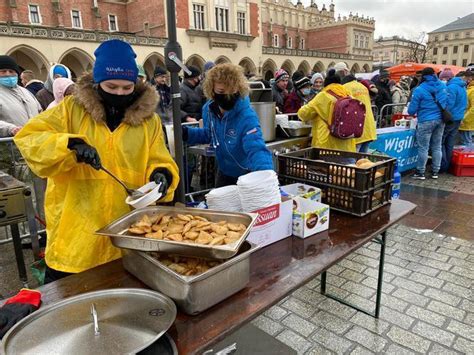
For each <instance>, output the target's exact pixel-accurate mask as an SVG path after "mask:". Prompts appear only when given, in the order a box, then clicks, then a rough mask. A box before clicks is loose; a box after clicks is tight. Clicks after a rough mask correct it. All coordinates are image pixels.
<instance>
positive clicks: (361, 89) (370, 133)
mask: <svg viewBox="0 0 474 355" xmlns="http://www.w3.org/2000/svg"><path fill="white" fill-rule="evenodd" d="M343 86H344V87H345V88H346V89H347V91H349V92H350V93H351V96H352V97H353V98H354V99H356V100H359V101H360V102H362V103H363V104H364V106H365V121H364V132H363V133H362V136H360V137H359V138H356V140H355V141H356V144H360V143H365V142H371V141H374V140H376V139H377V131H376V129H375V120H374V114H373V112H372V104H371V103H370V95H369V90H367V88H366V87H365V86H364V85H362V84H361V83H359V82H358V81H357V80H355V79H354V80H353V81H350V82H348V83H346V84H344V85H343Z"/></svg>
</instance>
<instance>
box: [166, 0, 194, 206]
mask: <svg viewBox="0 0 474 355" xmlns="http://www.w3.org/2000/svg"><path fill="white" fill-rule="evenodd" d="M166 7H167V20H168V43H166V46H165V62H166V68H167V69H168V71H169V72H170V76H171V98H172V100H171V101H172V105H173V131H174V146H175V149H174V151H175V160H176V164H177V165H178V168H179V178H180V182H179V185H178V187H177V189H176V193H175V194H176V200H177V201H179V202H182V203H185V191H184V184H185V174H184V169H185V166H184V160H183V155H184V149H183V135H182V130H181V117H180V107H179V106H180V104H179V99H180V98H181V94H180V90H179V79H178V73H179V72H180V71H181V69H183V70H184V71H188V69H187V68H186V67H185V66H184V65H183V64H182V63H181V58H182V57H183V51H182V49H181V45H180V44H179V43H178V41H177V36H176V7H175V2H174V0H166Z"/></svg>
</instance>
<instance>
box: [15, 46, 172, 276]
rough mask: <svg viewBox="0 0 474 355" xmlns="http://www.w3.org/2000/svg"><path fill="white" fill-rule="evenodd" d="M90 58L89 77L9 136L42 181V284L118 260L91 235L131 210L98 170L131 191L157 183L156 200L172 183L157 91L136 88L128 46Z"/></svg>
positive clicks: (102, 49) (167, 196) (168, 195)
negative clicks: (44, 184) (92, 60)
mask: <svg viewBox="0 0 474 355" xmlns="http://www.w3.org/2000/svg"><path fill="white" fill-rule="evenodd" d="M94 54H95V56H96V62H95V65H94V70H93V75H91V74H85V75H84V76H83V77H81V78H80V79H79V81H78V83H77V87H76V90H75V93H74V94H73V95H72V96H69V97H67V98H66V99H65V100H63V101H62V102H61V104H59V105H58V106H56V107H55V108H53V109H51V110H48V111H45V112H43V113H42V114H40V115H38V116H36V117H34V118H33V119H31V120H30V121H29V122H28V123H27V124H26V125H25V126H24V127H23V128H22V129H21V131H20V132H19V133H18V134H17V135H16V136H15V143H16V145H17V146H18V148H19V149H20V151H21V153H22V155H23V156H24V158H25V160H26V161H27V163H28V165H29V166H30V168H31V169H32V170H33V172H35V173H36V174H37V175H39V176H41V177H44V178H47V179H48V184H47V190H46V200H45V210H46V223H47V227H46V231H47V235H48V241H47V245H46V264H47V268H46V275H45V282H51V281H54V280H57V279H59V278H62V277H64V276H67V275H68V274H70V273H78V272H81V271H84V270H87V269H90V268H93V267H95V266H98V265H101V264H104V263H107V262H109V261H112V260H115V259H118V258H120V257H121V252H120V249H117V248H115V247H114V246H113V245H112V243H111V241H110V239H109V238H108V237H103V236H97V235H94V232H95V231H96V230H97V229H99V228H101V227H104V226H105V225H107V224H108V223H110V222H112V221H113V220H115V219H117V218H118V217H120V216H121V215H123V214H125V213H127V212H129V211H130V207H129V206H128V205H127V204H126V203H125V198H126V197H127V194H126V192H125V190H124V188H123V187H122V186H120V185H119V184H118V183H117V182H115V181H114V180H112V178H111V177H109V175H107V174H106V173H105V172H103V171H101V170H99V169H100V167H101V166H104V167H105V168H107V169H109V170H110V171H111V172H112V173H113V174H115V175H116V176H118V178H119V179H121V180H122V181H124V182H125V183H126V184H127V185H128V186H130V187H131V188H137V187H140V186H142V185H144V184H145V183H147V182H148V181H155V182H157V183H162V187H161V190H162V193H163V195H164V198H162V200H161V201H163V202H167V201H171V200H172V199H173V195H174V191H175V189H176V186H177V185H178V182H179V175H178V168H177V166H176V164H175V162H174V161H173V159H172V157H171V155H170V154H169V152H168V150H167V148H166V146H165V142H164V139H163V131H162V126H161V122H160V119H159V117H158V116H157V115H156V114H155V108H156V105H157V103H158V96H157V93H156V90H155V89H154V88H153V87H152V86H150V85H149V84H145V83H137V77H138V69H137V65H136V62H135V57H136V55H135V53H134V51H133V49H132V47H131V46H130V45H129V44H128V43H126V42H122V41H120V40H110V41H106V42H103V43H102V44H101V45H100V46H99V47H98V48H97V50H96V51H95V53H94Z"/></svg>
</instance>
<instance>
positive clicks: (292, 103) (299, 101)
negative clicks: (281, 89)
mask: <svg viewBox="0 0 474 355" xmlns="http://www.w3.org/2000/svg"><path fill="white" fill-rule="evenodd" d="M305 104H306V101H305V100H304V98H303V97H301V95H300V94H299V93H298V92H296V91H292V92H291V93H290V95H288V96H287V97H286V99H285V105H284V106H283V113H297V112H298V110H299V109H300V108H301V106H303V105H305Z"/></svg>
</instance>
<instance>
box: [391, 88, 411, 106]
mask: <svg viewBox="0 0 474 355" xmlns="http://www.w3.org/2000/svg"><path fill="white" fill-rule="evenodd" d="M391 94H392V103H393V104H401V105H400V106H393V112H394V113H401V112H403V108H404V106H403V105H404V104H406V103H407V102H408V96H410V92H409V91H407V90H404V89H403V88H402V87H401V86H400V85H399V84H396V85H394V86H393V88H392V90H391Z"/></svg>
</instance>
